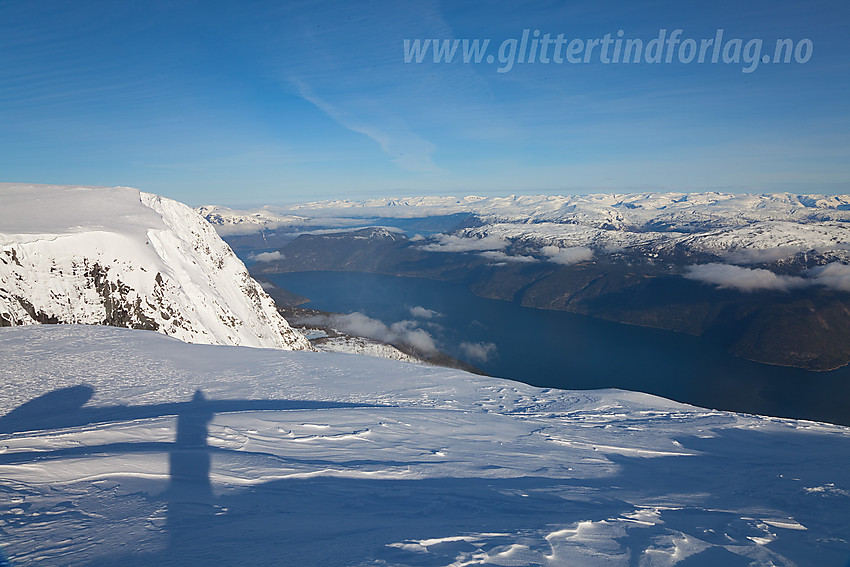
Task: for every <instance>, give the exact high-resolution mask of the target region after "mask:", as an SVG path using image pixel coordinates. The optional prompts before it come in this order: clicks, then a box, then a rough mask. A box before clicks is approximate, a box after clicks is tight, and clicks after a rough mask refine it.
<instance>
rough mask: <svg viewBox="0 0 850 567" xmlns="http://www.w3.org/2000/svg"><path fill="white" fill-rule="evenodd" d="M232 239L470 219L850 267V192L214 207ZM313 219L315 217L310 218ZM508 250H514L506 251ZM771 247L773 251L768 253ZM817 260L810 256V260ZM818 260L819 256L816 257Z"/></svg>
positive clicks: (622, 245) (493, 227) (584, 242)
mask: <svg viewBox="0 0 850 567" xmlns="http://www.w3.org/2000/svg"><path fill="white" fill-rule="evenodd" d="M202 212H204V213H205V214H206V216H207V218H208V219H209V220H210V221H211V222H213V224H215V225H216V226H217V228H219V227H222V228H221V229H222V230H223V231H226V232H227V234H237V233H239V232H242V233H251V232H256V231H260V230H267V229H274V228H280V227H283V226H284V225H286V226H287V227H290V228H291V227H294V226H297V225H298V224H299V223H302V224H303V225H304V226H307V225H308V224H309V225H311V226H312V225H315V224H317V223H319V222H320V221H321V220H324V221H325V222H326V223H327V224H328V225H331V226H332V225H334V224H336V225H338V226H340V227H342V226H346V225H345V224H343V223H341V222H340V219H345V220H346V221H347V223H348V225H350V223H351V222H352V219H356V218H360V219H369V218H383V219H393V218H395V219H405V218H418V217H428V216H437V215H450V214H457V213H468V214H470V215H474V216H475V217H476V219H475V221H473V222H470V223H468V224H469V226H467V227H466V228H464V229H463V230H460V231H458V232H456V235H457V236H460V237H463V238H469V239H482V238H486V237H492V238H499V239H502V240H504V241H510V242H513V243H520V244H522V245H524V246H525V247H526V248H529V249H531V250H534V249H539V248H542V247H545V246H558V247H560V248H576V247H586V248H589V249H591V250H592V251H593V252H594V253H595V254H622V253H624V252H626V253H634V254H636V255H638V256H640V257H644V258H656V257H662V258H663V257H671V256H674V255H676V254H679V255H681V254H685V255H687V256H693V257H699V256H713V257H715V258H716V259H723V260H726V261H730V262H734V263H743V264H747V263H760V262H763V261H764V260H765V259H767V260H770V261H777V260H783V259H791V258H793V257H794V256H795V255H797V254H808V256H811V255H812V254H811V253H812V252H814V255H815V256H817V258H816V259H815V260H813V261H814V262H815V263H820V264H826V263H829V262H835V261H840V262H847V261H850V245H848V243H850V226H848V221H850V196H848V195H831V196H826V195H793V194H790V193H773V194H761V195H749V194H732V193H635V194H620V195H618V194H598V195H570V196H547V195H543V196H510V197H486V198H485V197H475V196H469V197H463V198H455V197H411V198H405V199H372V200H366V201H347V200H342V201H324V202H315V203H306V204H302V205H295V206H292V207H289V208H286V209H284V208H274V207H266V208H264V209H262V215H260V213H259V211H235V210H230V209H221V208H215V207H206V208H204V209H203V211H202ZM303 217H308V218H309V223H308V221H305V220H303ZM297 219H302V220H297ZM503 247H504V246H503ZM768 251H769V252H768ZM808 256H807V257H808ZM808 261H810V262H811V261H812V260H808Z"/></svg>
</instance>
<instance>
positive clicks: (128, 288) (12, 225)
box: [0, 184, 310, 349]
mask: <svg viewBox="0 0 850 567" xmlns="http://www.w3.org/2000/svg"><path fill="white" fill-rule="evenodd" d="M35 323H80V324H95V325H113V326H122V327H130V328H137V329H147V330H155V331H159V332H161V333H163V334H166V335H169V336H172V337H175V338H178V339H181V340H183V341H187V342H195V343H205V344H220V345H244V346H253V347H271V348H282V349H305V348H310V347H309V344H308V343H307V341H306V340H305V339H304V338H303V336H301V334H300V333H297V332H295V331H294V330H293V329H291V328H290V327H289V325H288V324H287V322H286V321H285V320H284V319H283V317H281V316H280V314H279V313H278V312H277V310H276V309H275V306H274V302H273V301H272V300H271V298H270V297H268V295H267V294H266V293H265V292H264V291H263V290H262V288H261V287H260V286H259V284H257V283H256V282H255V281H254V280H253V279H252V278H251V277H250V276H249V274H248V271H247V270H246V268H245V266H244V264H242V262H241V261H240V260H239V259H238V258H237V257H236V255H235V254H233V252H232V251H231V250H230V248H229V247H228V246H227V244H225V243H224V242H223V241H222V240H221V238H220V237H219V236H218V235H217V234H216V232H215V231H214V229H213V228H212V226H210V225H209V223H207V222H206V221H204V220H203V218H201V217H200V216H199V215H198V214H197V213H195V212H194V211H193V210H192V209H191V208H189V207H188V206H186V205H183V204H182V203H178V202H176V201H172V200H170V199H165V198H162V197H158V196H156V195H151V194H148V193H143V192H140V191H138V190H136V189H132V188H125V187H116V188H98V187H71V186H44V185H15V184H2V185H0V326H16V325H30V324H35Z"/></svg>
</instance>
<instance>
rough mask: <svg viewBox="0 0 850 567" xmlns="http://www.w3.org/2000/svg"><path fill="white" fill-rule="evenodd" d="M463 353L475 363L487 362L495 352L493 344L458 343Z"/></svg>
mask: <svg viewBox="0 0 850 567" xmlns="http://www.w3.org/2000/svg"><path fill="white" fill-rule="evenodd" d="M460 348H461V350H462V351H463V353H464V354H465V355H466V356H467V357H469V358H470V359H472V360H474V361H476V362H487V361H488V360H489V359H490V357H491V356H492V355H493V354H494V353H495V352H496V345H495V344H493V343H460Z"/></svg>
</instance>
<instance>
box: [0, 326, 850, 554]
mask: <svg viewBox="0 0 850 567" xmlns="http://www.w3.org/2000/svg"><path fill="white" fill-rule="evenodd" d="M0 359H2V361H3V364H2V365H0V383H2V384H4V388H3V390H2V391H0V416H2V417H0V538H2V539H0V546H2V547H0V549H2V551H3V553H5V554H6V555H7V556H8V557H9V558H10V559H11V561H12V562H13V564H16V565H121V566H122V567H123V566H130V565H299V566H300V565H321V566H365V565H371V566H375V565H398V566H401V565H410V566H413V565H416V566H431V565H434V566H437V565H439V566H446V565H451V566H462V565H502V566H517V565H547V566H553V565H555V566H560V565H563V566H567V565H605V566H608V565H615V566H616V565H623V566H632V565H638V566H657V565H661V566H663V565H676V564H680V565H685V566H687V565H777V566H785V565H818V566H830V565H836V566H839V565H845V564H846V562H847V560H848V559H850V524H848V518H850V475H848V472H847V471H848V470H850V450H848V449H850V428H846V427H839V426H832V425H826V424H819V423H813V422H805V421H794V420H786V419H775V418H765V417H758V416H750V415H740V414H733V413H728V412H720V411H711V410H705V409H700V408H696V407H692V406H688V405H684V404H679V403H675V402H672V401H669V400H665V399H662V398H658V397H654V396H650V395H645V394H639V393H630V392H624V391H619V390H602V391H580V392H579V391H559V390H545V389H539V388H534V387H531V386H526V385H522V384H518V383H514V382H510V381H506V380H499V379H491V378H485V377H481V376H475V375H472V374H467V373H464V372H461V371H457V370H449V369H445V368H436V367H432V366H425V365H419V364H408V363H399V362H393V361H388V360H381V359H375V358H370V357H364V356H357V355H346V354H333V353H316V352H290V351H281V350H272V349H248V348H240V347H227V346H208V345H191V344H186V343H182V342H179V341H177V340H174V339H171V338H168V337H165V336H163V335H161V334H157V333H153V332H146V331H138V330H129V329H119V328H111V327H94V326H68V325H44V326H30V327H12V328H3V329H0ZM86 385H87V386H86ZM62 389H64V390H62ZM196 390H198V391H200V392H202V395H201V394H196ZM51 392H53V395H46V394H49V393H51ZM45 395H46V396H45ZM38 396H45V397H43V398H40V399H34V398H37V397H38ZM193 397H195V398H196V399H195V401H191V400H193ZM89 398H90V399H89ZM86 402H87V403H86ZM345 403H348V404H363V405H362V406H345V405H343V404H345ZM24 404H26V405H24ZM83 404H85V405H83ZM79 406H82V407H81V408H80V407H79Z"/></svg>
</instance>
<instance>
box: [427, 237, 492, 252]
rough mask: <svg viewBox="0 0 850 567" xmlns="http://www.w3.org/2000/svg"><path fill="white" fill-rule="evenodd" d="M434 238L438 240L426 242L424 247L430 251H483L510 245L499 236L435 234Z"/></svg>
mask: <svg viewBox="0 0 850 567" xmlns="http://www.w3.org/2000/svg"><path fill="white" fill-rule="evenodd" d="M434 239H435V240H436V242H434V243H431V244H426V245H425V246H423V247H422V249H423V250H428V251H430V252H481V251H484V250H503V249H505V248H507V246H508V241H507V240H503V239H501V238H499V237H498V236H485V237H484V238H464V237H462V236H454V235H453V234H435V235H434Z"/></svg>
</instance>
